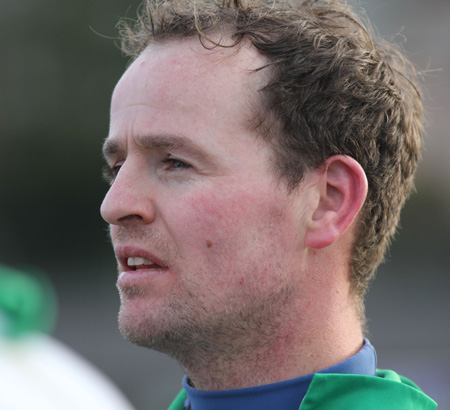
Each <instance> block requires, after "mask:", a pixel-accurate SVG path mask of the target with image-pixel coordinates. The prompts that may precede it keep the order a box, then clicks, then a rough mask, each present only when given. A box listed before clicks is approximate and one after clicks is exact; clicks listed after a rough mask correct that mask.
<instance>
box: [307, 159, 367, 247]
mask: <svg viewBox="0 0 450 410" xmlns="http://www.w3.org/2000/svg"><path fill="white" fill-rule="evenodd" d="M316 186H317V189H318V190H319V191H320V192H319V200H318V202H317V204H316V207H315V209H314V210H313V213H312V217H311V220H310V223H309V226H308V230H307V232H306V236H305V246H307V247H310V248H314V249H320V248H324V247H326V246H329V245H331V244H333V243H334V242H335V241H336V240H337V239H338V238H340V237H341V236H342V235H343V234H344V233H345V232H346V231H347V229H348V228H349V226H350V225H351V223H352V222H353V220H354V219H355V218H356V216H357V215H358V212H359V211H360V209H361V208H362V206H363V204H364V201H365V199H366V196H367V178H366V174H365V172H364V170H363V169H362V167H361V165H359V163H358V162H357V161H355V160H354V159H353V158H351V157H348V156H345V155H335V156H332V157H330V158H328V159H327V160H326V161H325V164H324V165H323V167H321V175H320V176H319V181H318V184H317V185H316Z"/></svg>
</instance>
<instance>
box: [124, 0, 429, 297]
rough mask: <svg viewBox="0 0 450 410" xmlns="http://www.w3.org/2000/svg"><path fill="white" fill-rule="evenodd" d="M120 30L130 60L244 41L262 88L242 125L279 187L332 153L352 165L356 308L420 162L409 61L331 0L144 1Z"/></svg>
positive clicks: (417, 105)
mask: <svg viewBox="0 0 450 410" xmlns="http://www.w3.org/2000/svg"><path fill="white" fill-rule="evenodd" d="M216 3H221V4H220V5H217V4H216ZM222 3H223V4H222ZM124 28H125V29H124V30H123V31H122V33H123V49H124V51H125V52H126V53H128V54H129V55H131V56H134V57H136V56H137V55H139V54H140V53H141V52H142V50H144V49H145V47H146V46H147V45H148V44H153V43H158V42H161V41H164V40H166V39H169V38H183V37H190V36H194V37H199V38H200V41H201V42H202V43H203V44H204V46H205V47H206V48H214V47H215V46H216V44H214V43H215V42H214V41H212V42H211V41H210V39H209V38H208V37H209V36H211V34H213V33H214V34H215V35H216V36H215V38H216V39H218V41H216V42H217V43H219V48H220V47H221V46H224V47H230V46H231V47H234V48H235V49H237V48H239V45H240V44H241V43H250V44H251V45H252V46H253V47H254V48H255V49H257V50H258V52H259V53H260V55H262V56H264V58H265V61H266V63H265V65H264V69H263V68H262V67H258V69H261V70H264V72H265V74H266V79H267V80H266V81H267V82H266V83H265V84H263V85H262V86H261V87H260V88H259V89H254V90H253V96H252V98H253V106H252V107H250V108H251V109H250V110H249V126H251V127H253V129H255V130H256V131H257V132H258V133H259V134H260V135H261V138H263V139H265V140H266V141H268V142H269V143H270V145H271V147H272V149H273V150H274V153H275V161H274V164H273V166H274V169H275V172H276V173H277V174H278V176H279V177H280V179H282V180H283V181H284V182H285V183H286V184H287V186H288V187H290V188H294V187H296V186H298V184H299V183H300V181H301V180H302V178H303V176H304V175H305V173H306V172H307V171H308V170H311V169H315V168H317V167H320V166H321V165H322V164H324V162H325V160H326V159H327V158H329V157H331V156H333V155H336V154H343V155H348V156H350V157H352V158H354V159H355V160H356V161H357V162H359V164H361V166H362V167H363V169H364V171H365V173H366V176H367V179H368V196H367V200H366V202H365V205H364V207H363V209H362V210H361V212H360V216H359V224H358V227H357V231H356V238H355V242H354V247H353V251H352V258H351V269H352V277H351V282H352V287H353V291H354V293H355V295H356V296H357V297H358V298H359V299H360V301H362V299H363V296H364V294H365V292H366V290H367V286H368V283H369V281H370V279H371V278H372V277H373V274H374V272H375V269H376V267H377V266H378V265H379V263H380V262H381V261H382V259H383V255H384V253H385V251H386V248H387V246H388V245H389V243H390V241H391V239H392V237H393V235H394V233H395V230H396V227H397V224H398V220H399V216H400V210H401V208H402V206H403V204H404V201H405V200H406V198H407V197H408V195H409V193H410V192H411V190H412V188H413V174H414V171H415V168H416V164H417V162H418V159H419V156H420V133H421V121H422V114H423V112H422V105H421V101H420V95H419V92H418V89H417V85H416V84H415V74H414V69H413V68H412V66H411V65H410V64H409V62H408V61H407V60H405V59H404V58H403V56H402V55H401V54H400V53H399V52H398V51H396V50H395V49H394V48H392V47H391V46H389V45H387V44H384V43H382V42H377V41H375V39H374V38H373V35H372V34H371V32H370V31H369V30H368V29H367V28H365V27H364V25H363V24H362V23H361V21H360V20H359V19H358V17H357V16H356V15H355V14H354V12H353V11H352V10H351V9H350V7H349V6H348V5H347V4H345V3H342V2H340V1H335V0H323V1H321V0H299V1H272V0H267V1H245V0H243V1H241V0H233V1H232V0H224V1H223V2H213V1H209V0H195V1H176V0H175V1H174V0H171V1H148V2H147V7H146V8H145V9H144V12H143V13H142V15H141V19H140V20H139V21H138V23H137V25H136V27H135V28H134V30H131V29H130V28H129V27H125V26H124ZM222 37H223V39H221V38H222ZM230 40H231V42H230ZM221 41H223V42H224V44H220V43H221Z"/></svg>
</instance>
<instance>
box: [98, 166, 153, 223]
mask: <svg viewBox="0 0 450 410" xmlns="http://www.w3.org/2000/svg"><path fill="white" fill-rule="evenodd" d="M141 175H142V173H141ZM150 186H151V184H148V183H146V184H143V183H142V181H141V180H140V179H139V176H138V174H137V173H134V172H133V171H132V170H130V169H127V168H126V166H125V165H124V166H122V168H121V170H120V172H119V173H118V175H117V177H116V179H115V180H114V182H113V184H112V185H111V187H110V189H109V191H108V192H107V194H106V196H105V198H104V199H103V203H102V205H101V207H100V213H101V215H102V218H103V219H104V220H105V221H106V222H108V223H109V224H111V225H129V224H150V223H152V222H153V221H154V219H155V204H154V202H153V199H152V197H151V195H150V194H151V192H150V189H149V188H150Z"/></svg>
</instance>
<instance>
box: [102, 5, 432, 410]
mask: <svg viewBox="0 0 450 410" xmlns="http://www.w3.org/2000/svg"><path fill="white" fill-rule="evenodd" d="M124 36H125V37H124V49H125V50H126V51H127V52H128V53H129V54H130V55H132V56H133V57H134V58H135V59H134V62H133V63H132V65H131V66H130V67H129V68H128V70H127V71H126V73H125V74H124V76H123V77H122V79H121V80H120V81H119V83H118V85H117V86H116V89H115V91H114V95H113V98H112V106H111V124H110V132H109V136H108V138H107V140H106V142H105V145H104V155H105V158H106V160H107V162H108V174H109V177H110V179H111V188H110V190H109V192H108V194H107V195H106V198H105V200H104V202H103V204H102V209H101V211H102V215H103V218H104V219H105V220H106V221H107V222H108V223H109V224H110V233H111V238H112V242H113V246H114V250H115V254H116V257H117V261H118V265H119V278H118V288H119V290H120V295H121V303H122V305H121V310H120V315H119V325H120V329H121V332H122V334H123V335H124V336H125V337H126V338H127V339H128V340H130V341H131V342H133V343H136V344H138V345H141V346H145V347H149V348H151V349H155V350H157V351H160V352H164V353H166V354H168V355H170V356H172V357H173V358H175V359H176V360H177V361H178V362H179V363H180V364H181V365H182V366H183V368H184V369H185V371H186V374H187V376H186V377H185V378H184V381H183V387H184V389H183V391H182V392H181V393H180V394H179V396H178V397H177V399H176V400H175V401H174V403H173V404H172V406H171V408H170V409H173V410H178V409H180V410H181V409H183V408H190V409H192V410H199V409H234V410H239V409H241V408H242V409H244V408H245V409H249V408H264V409H292V410H294V409H299V408H300V409H301V410H309V409H313V408H314V409H315V408H321V409H322V408H323V409H334V410H336V409H375V408H377V409H378V408H389V409H413V408H414V409H434V408H435V407H436V405H435V403H434V402H433V401H432V400H431V399H429V398H428V397H427V396H425V395H424V394H423V393H422V392H421V391H420V390H419V389H418V388H417V387H416V386H415V385H413V383H411V382H409V381H407V380H406V379H404V378H402V377H400V376H398V375H397V374H396V373H394V372H392V371H377V372H376V370H375V367H376V359H375V351H374V349H373V347H372V346H371V345H370V343H369V342H368V341H367V340H365V339H364V306H363V299H364V294H365V291H366V289H367V286H368V282H369V280H370V279H371V277H372V276H373V273H374V270H375V268H376V267H377V265H378V264H379V263H380V261H381V259H382V258H383V254H384V252H385V249H386V247H387V245H388V243H389V241H390V239H391V237H392V235H393V233H394V230H395V226H396V224H397V222H398V218H399V212H400V208H401V207H402V205H403V203H404V201H405V199H406V197H407V196H408V194H409V192H410V191H411V188H412V179H413V173H414V170H415V167H416V163H417V160H418V158H419V150H420V132H421V118H422V105H421V102H420V96H419V92H418V90H417V87H416V86H415V83H414V73H413V71H412V70H411V69H410V68H409V65H408V64H407V62H406V61H405V60H404V59H403V58H402V56H401V55H400V54H398V53H397V52H396V51H394V50H393V49H391V48H390V47H388V46H384V45H381V44H378V43H376V42H375V40H373V39H372V38H371V36H370V35H369V33H368V32H367V30H366V29H365V28H364V27H363V25H362V24H361V23H360V22H359V20H358V19H357V17H356V16H355V15H354V13H353V12H352V11H351V10H350V9H349V7H348V6H347V5H345V4H342V3H340V2H338V1H335V0H324V1H311V0H308V1H301V2H299V1H292V2H274V1H267V2H260V1H243V0H242V1H240V0H235V1H225V2H223V4H221V5H217V4H215V2H211V1H208V0H204V1H201V0H198V1H164V2H159V1H157V2H154V3H153V2H148V4H147V7H146V8H145V11H144V13H143V15H142V16H141V19H140V21H139V22H138V24H137V25H136V27H135V28H134V29H131V28H129V27H125V30H124Z"/></svg>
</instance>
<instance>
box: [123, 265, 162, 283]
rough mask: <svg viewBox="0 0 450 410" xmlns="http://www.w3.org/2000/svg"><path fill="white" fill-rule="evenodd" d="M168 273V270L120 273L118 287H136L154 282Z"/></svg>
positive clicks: (142, 270)
mask: <svg viewBox="0 0 450 410" xmlns="http://www.w3.org/2000/svg"><path fill="white" fill-rule="evenodd" d="M166 273H167V269H141V270H129V271H123V272H121V273H120V275H119V278H118V279H117V286H119V287H123V286H136V285H139V284H143V283H144V282H148V281H152V280H154V279H156V278H158V277H160V276H162V275H164V274H166Z"/></svg>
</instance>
